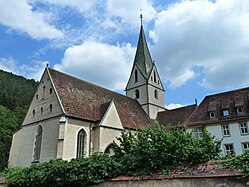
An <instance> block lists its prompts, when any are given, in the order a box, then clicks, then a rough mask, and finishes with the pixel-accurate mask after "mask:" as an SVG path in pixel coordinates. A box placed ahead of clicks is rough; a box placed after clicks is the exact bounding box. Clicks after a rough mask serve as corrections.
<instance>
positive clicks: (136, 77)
mask: <svg viewBox="0 0 249 187" xmlns="http://www.w3.org/2000/svg"><path fill="white" fill-rule="evenodd" d="M137 81H138V75H137V70H135V82H137Z"/></svg>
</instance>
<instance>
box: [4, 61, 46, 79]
mask: <svg viewBox="0 0 249 187" xmlns="http://www.w3.org/2000/svg"><path fill="white" fill-rule="evenodd" d="M47 63H48V62H47V61H36V62H33V63H32V66H29V65H25V64H22V65H19V64H18V62H17V61H16V60H15V59H13V58H12V57H9V58H3V57H2V58H0V69H1V70H4V71H7V72H12V73H13V74H15V75H22V76H24V77H26V78H27V79H35V80H40V78H41V75H42V72H43V71H44V68H45V66H46V64H47Z"/></svg>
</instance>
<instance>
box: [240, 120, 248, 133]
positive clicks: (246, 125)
mask: <svg viewBox="0 0 249 187" xmlns="http://www.w3.org/2000/svg"><path fill="white" fill-rule="evenodd" d="M242 124H243V125H245V126H244V127H242V126H241V125H242ZM239 129H240V134H241V135H242V136H244V135H248V134H249V128H248V124H247V122H240V123H239ZM242 129H245V130H246V131H247V132H242V131H243V130H242Z"/></svg>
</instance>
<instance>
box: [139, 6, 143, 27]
mask: <svg viewBox="0 0 249 187" xmlns="http://www.w3.org/2000/svg"><path fill="white" fill-rule="evenodd" d="M140 19H141V25H143V14H142V9H140Z"/></svg>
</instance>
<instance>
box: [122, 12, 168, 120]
mask: <svg viewBox="0 0 249 187" xmlns="http://www.w3.org/2000/svg"><path fill="white" fill-rule="evenodd" d="M140 18H141V27H140V34H139V39H138V44H137V51H136V55H135V58H134V62H133V67H132V70H131V75H130V78H129V80H128V83H127V86H126V88H125V91H126V96H128V97H131V98H134V99H136V100H137V101H138V102H139V103H140V105H141V107H142V108H143V109H144V111H145V112H146V113H147V114H148V116H149V117H150V118H151V119H156V116H157V113H158V112H160V111H164V110H165V108H164V88H163V85H162V82H161V80H160V77H159V74H158V71H157V68H156V65H155V64H154V63H153V61H152V58H151V55H150V51H149V48H148V45H147V42H146V39H145V35H144V29H143V25H142V15H141V16H140Z"/></svg>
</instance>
